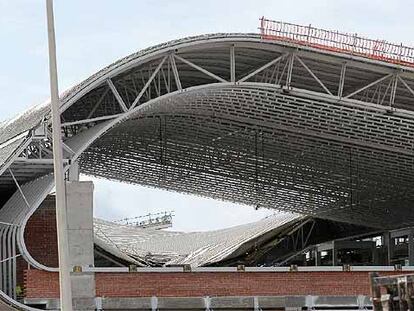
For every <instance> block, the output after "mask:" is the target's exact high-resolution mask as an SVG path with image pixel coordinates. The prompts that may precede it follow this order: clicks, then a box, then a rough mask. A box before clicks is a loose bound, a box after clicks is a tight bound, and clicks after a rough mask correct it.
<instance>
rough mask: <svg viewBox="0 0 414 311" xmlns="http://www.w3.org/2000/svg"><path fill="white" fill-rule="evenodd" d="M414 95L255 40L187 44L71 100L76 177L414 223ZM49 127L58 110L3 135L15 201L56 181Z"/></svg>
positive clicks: (307, 52) (149, 56)
mask: <svg viewBox="0 0 414 311" xmlns="http://www.w3.org/2000/svg"><path fill="white" fill-rule="evenodd" d="M413 89H414V73H413V69H412V68H408V67H402V66H400V65H395V64H390V63H386V62H381V61H377V60H372V59H366V58H364V57H361V56H354V55H348V54H341V53H339V52H330V51H322V50H318V49H317V48H312V47H307V46H302V45H300V44H297V43H290V42H286V41H277V40H263V39H261V38H260V36H258V35H256V34H214V35H204V36H197V37H190V38H185V39H182V40H176V41H172V42H169V43H166V44H161V45H158V46H156V47H153V48H150V49H146V50H143V51H141V52H138V53H135V54H132V55H130V56H128V57H126V58H124V59H122V60H120V61H118V62H116V63H114V64H112V65H110V66H108V67H106V68H104V69H103V70H101V71H100V72H98V73H97V74H95V75H93V76H91V77H90V78H88V79H87V80H85V81H84V82H82V83H80V84H79V85H77V86H76V87H74V88H72V89H71V90H69V91H67V92H65V93H64V94H63V96H62V99H61V100H62V103H61V106H62V122H63V125H64V126H63V135H64V140H65V144H66V149H65V156H66V158H67V161H68V162H67V163H68V165H67V168H69V165H70V163H71V161H74V160H79V162H80V165H81V170H82V172H84V173H86V174H90V175H95V176H101V177H104V178H109V179H116V180H121V181H125V182H132V183H138V184H143V185H149V186H155V187H163V188H167V189H169V190H174V191H182V192H187V193H194V194H198V195H206V196H210V197H214V198H218V199H224V200H231V201H234V202H239V203H246V204H252V205H258V206H264V207H270V208H277V209H282V210H285V211H294V212H301V213H305V214H317V215H318V216H320V217H326V218H332V219H336V220H342V221H348V222H352V223H361V222H364V223H365V222H366V221H367V220H368V221H369V222H370V225H375V226H388V227H395V226H401V225H403V224H411V223H413V222H414V214H413V213H412V212H411V209H410V207H411V204H412V203H413V198H412V195H411V192H410V191H409V189H410V188H411V187H412V184H413V176H414V175H413V174H412V173H413V169H414V165H413V126H414V120H413V115H414V114H413V112H412V111H413V105H412V98H413V95H414V92H413ZM48 119H49V107H48V105H47V104H46V105H41V106H39V107H37V108H34V109H32V110H30V111H28V112H26V113H24V114H23V115H21V116H20V117H18V118H16V119H14V120H12V121H9V122H6V123H3V124H1V125H0V144H1V145H0V150H1V151H0V160H1V161H0V174H1V175H0V191H2V193H4V196H3V197H6V198H7V197H10V196H11V195H12V194H13V192H15V191H16V187H15V183H14V178H13V176H12V174H13V175H14V177H15V178H16V179H17V181H18V182H19V183H20V184H25V183H27V182H29V181H31V180H34V179H35V178H37V177H40V176H42V175H45V174H47V173H50V172H51V171H52V166H51V161H50V159H51V153H50V145H51V143H50V136H49V133H48V131H49V128H48ZM104 133H106V134H105V135H103V134H104ZM19 135H21V136H19ZM11 139H14V141H12V142H11ZM6 206H7V204H6ZM0 216H1V215H0Z"/></svg>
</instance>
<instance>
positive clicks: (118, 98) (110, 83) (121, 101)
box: [106, 79, 128, 112]
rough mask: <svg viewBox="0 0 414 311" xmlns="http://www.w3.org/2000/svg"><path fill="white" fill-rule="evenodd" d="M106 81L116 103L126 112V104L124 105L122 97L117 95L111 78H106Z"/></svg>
mask: <svg viewBox="0 0 414 311" xmlns="http://www.w3.org/2000/svg"><path fill="white" fill-rule="evenodd" d="M106 83H108V85H109V88H110V89H111V91H112V93H113V94H114V96H115V98H116V100H117V101H118V103H119V106H121V108H122V110H123V111H124V112H127V111H128V108H127V106H126V105H125V102H124V100H123V99H122V97H121V95H119V92H118V90H117V89H116V87H115V85H114V83H113V82H112V80H111V79H108V80H106Z"/></svg>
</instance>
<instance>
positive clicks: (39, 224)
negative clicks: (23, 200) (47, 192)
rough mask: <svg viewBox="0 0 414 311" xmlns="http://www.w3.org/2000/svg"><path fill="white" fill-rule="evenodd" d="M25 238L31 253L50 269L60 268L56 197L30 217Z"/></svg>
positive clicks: (48, 200) (46, 201)
mask: <svg viewBox="0 0 414 311" xmlns="http://www.w3.org/2000/svg"><path fill="white" fill-rule="evenodd" d="M24 238H25V241H26V246H27V249H28V251H29V253H30V254H31V255H32V256H33V258H35V259H36V260H37V261H39V262H40V263H41V264H44V265H45V266H48V267H58V262H59V261H58V258H59V257H58V248H57V235H56V210H55V197H54V196H49V197H48V198H47V199H46V200H45V201H44V202H43V203H42V205H41V206H40V207H39V209H38V210H37V211H36V212H35V213H34V214H33V215H32V217H30V219H29V221H28V223H27V226H26V229H25V232H24Z"/></svg>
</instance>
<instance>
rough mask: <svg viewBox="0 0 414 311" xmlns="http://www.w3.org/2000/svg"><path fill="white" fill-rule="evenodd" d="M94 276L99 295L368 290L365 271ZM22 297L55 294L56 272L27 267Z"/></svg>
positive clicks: (346, 293) (366, 292)
mask: <svg viewBox="0 0 414 311" xmlns="http://www.w3.org/2000/svg"><path fill="white" fill-rule="evenodd" d="M400 273H401V272H400ZM387 274H393V273H387ZM95 278H96V293H97V296H100V297H151V296H158V297H195V296H279V295H326V296H329V295H337V296H354V295H370V290H369V277H368V272H198V273H197V272H196V273H156V272H154V273H96V275H95ZM26 297H28V298H58V297H59V286H58V274H57V273H50V272H44V271H38V270H29V271H26Z"/></svg>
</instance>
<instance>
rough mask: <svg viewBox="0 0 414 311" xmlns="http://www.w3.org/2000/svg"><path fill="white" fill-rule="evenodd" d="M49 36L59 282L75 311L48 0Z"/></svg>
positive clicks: (68, 310)
mask: <svg viewBox="0 0 414 311" xmlns="http://www.w3.org/2000/svg"><path fill="white" fill-rule="evenodd" d="M46 8H47V32H48V41H49V74H50V93H51V106H52V130H53V132H52V135H53V160H54V173H55V185H56V222H57V234H58V250H59V279H60V306H61V310H64V311H72V310H73V308H72V288H71V281H70V258H69V245H68V232H67V227H68V226H67V220H66V189H65V175H64V170H63V151H62V137H61V124H60V112H59V106H60V105H59V90H58V79H57V64H56V42H55V26H54V16H53V0H46Z"/></svg>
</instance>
